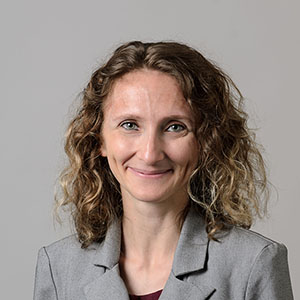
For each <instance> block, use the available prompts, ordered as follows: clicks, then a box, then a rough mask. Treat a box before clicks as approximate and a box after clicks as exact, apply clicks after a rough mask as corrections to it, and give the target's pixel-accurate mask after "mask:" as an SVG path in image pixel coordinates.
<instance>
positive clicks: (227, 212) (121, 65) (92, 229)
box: [56, 41, 268, 248]
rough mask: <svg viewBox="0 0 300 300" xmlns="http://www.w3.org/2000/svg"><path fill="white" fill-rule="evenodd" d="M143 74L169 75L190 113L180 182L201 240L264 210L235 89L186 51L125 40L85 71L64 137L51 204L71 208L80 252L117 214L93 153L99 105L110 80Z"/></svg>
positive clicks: (113, 188)
mask: <svg viewBox="0 0 300 300" xmlns="http://www.w3.org/2000/svg"><path fill="white" fill-rule="evenodd" d="M143 68H146V69H152V70H158V71H161V72H164V73H166V74H168V75H170V76H173V77H175V78H176V80H177V81H178V83H179V84H180V86H181V89H182V92H183V95H184V97H185V99H186V101H188V103H189V104H190V107H191V109H192V113H193V114H194V118H195V122H196V130H195V135H196V138H197V140H198V143H199V146H200V147H199V149H200V153H199V157H200V159H199V163H198V166H197V168H196V169H195V170H194V172H193V173H192V174H191V176H190V178H189V182H188V194H189V198H190V202H189V206H190V205H193V206H195V207H196V208H197V210H198V212H199V214H201V215H202V217H204V218H205V220H206V227H207V232H208V236H209V238H212V239H214V238H215V236H216V233H217V232H219V231H220V230H221V229H222V228H224V227H225V225H226V224H232V225H237V226H242V227H245V228H249V227H250V226H251V225H252V222H253V219H254V217H255V216H259V217H261V216H262V215H263V213H264V212H265V205H264V203H266V201H264V200H266V199H267V197H266V196H267V191H268V188H267V179H266V172H265V165H264V161H263V158H262V155H261V154H260V150H259V147H258V145H257V144H256V143H255V135H254V133H253V132H252V131H251V130H249V128H248V127H247V114H246V113H245V112H244V111H243V109H242V102H243V97H242V95H241V93H240V91H239V90H238V88H237V87H236V86H235V84H234V83H233V82H232V80H231V79H230V78H229V77H228V76H227V75H226V74H225V73H224V72H223V71H222V70H221V69H220V68H219V67H217V66H216V65H215V64H214V63H212V62H210V61H208V60H207V59H206V58H204V56H203V55H202V54H200V53H199V52H198V51H196V50H195V49H193V48H191V47H189V46H187V45H184V44H180V43H176V42H156V43H143V42H140V41H133V42H129V43H126V44H123V45H121V46H120V47H119V48H117V49H116V50H115V52H114V53H113V55H112V57H111V58H110V59H109V60H108V61H107V62H106V63H105V64H104V65H102V66H101V67H100V68H99V69H98V70H96V71H95V72H94V73H93V75H92V77H91V80H90V82H89V83H88V85H87V87H86V88H85V90H84V91H83V93H82V101H81V105H80V107H79V109H78V111H77V113H76V115H75V117H74V119H73V120H72V121H71V123H70V125H69V127H68V130H67V134H66V143H65V151H66V154H67V156H68V158H69V164H68V166H67V167H66V168H65V170H64V171H63V172H62V173H61V176H60V183H61V186H62V191H63V196H62V198H61V199H60V200H56V204H57V208H60V207H62V206H67V207H71V208H72V209H71V211H72V217H73V221H74V225H75V228H76V231H77V235H78V239H79V241H80V242H81V244H82V247H83V248H86V247H88V246H89V245H90V244H91V243H93V242H100V241H101V240H103V238H104V237H105V234H106V231H107V229H108V227H109V225H110V224H111V222H112V221H113V220H114V219H115V218H119V217H121V216H122V213H123V211H122V201H121V192H120V186H119V183H118V181H117V180H116V179H115V177H114V175H113V174H112V172H111V170H110V168H109V165H108V162H107V159H106V158H105V157H102V156H101V155H100V148H101V144H102V141H101V135H100V132H101V126H102V123H103V107H104V103H105V99H106V98H107V96H108V94H109V93H110V91H111V88H112V85H113V83H114V82H115V81H116V80H117V79H118V78H120V77H121V76H122V75H124V74H126V73H128V72H131V71H134V70H138V69H143Z"/></svg>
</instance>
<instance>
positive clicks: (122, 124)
mask: <svg viewBox="0 0 300 300" xmlns="http://www.w3.org/2000/svg"><path fill="white" fill-rule="evenodd" d="M128 125H130V126H132V125H133V126H135V128H134V129H133V128H128ZM120 126H121V127H123V128H124V129H125V130H129V131H131V130H137V129H138V126H137V124H136V123H134V122H130V121H127V122H123V123H121V125H120ZM172 126H173V127H174V126H176V127H180V128H181V129H180V130H172V131H169V130H168V131H169V132H181V131H183V130H185V129H186V127H185V126H184V125H181V124H178V123H174V124H171V125H170V126H168V128H167V129H169V128H171V127H172Z"/></svg>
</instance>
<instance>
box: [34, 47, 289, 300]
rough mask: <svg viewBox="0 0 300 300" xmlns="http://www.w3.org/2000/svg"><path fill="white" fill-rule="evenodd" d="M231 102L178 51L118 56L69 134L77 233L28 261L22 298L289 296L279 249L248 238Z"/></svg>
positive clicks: (235, 96)
mask: <svg viewBox="0 0 300 300" xmlns="http://www.w3.org/2000/svg"><path fill="white" fill-rule="evenodd" d="M241 100H242V96H241V94H240V92H239V90H238V89H237V88H236V87H235V85H234V84H233V82H232V81H231V80H230V79H229V78H228V77H227V76H226V75H225V74H224V73H223V72H222V71H221V70H220V69H219V68H217V67H216V66H215V65H213V64H212V63H211V62H209V61H207V60H206V59H205V58H204V57H203V56H202V55H201V54H200V53H199V52H197V51H196V50H194V49H192V48H190V47H188V46H186V45H183V44H179V43H165V42H159V43H142V42H130V43H127V44H124V45H122V46H121V47H119V48H118V49H117V50H116V51H115V52H114V54H113V56H112V57H111V58H110V59H109V61H108V62H107V63H106V64H104V65H103V66H102V67H100V68H99V69H98V70H97V71H96V72H95V73H94V74H93V75H92V78H91V80H90V82H89V83H88V86H87V88H86V89H85V91H84V93H83V99H82V104H81V107H80V110H79V111H78V113H77V115H76V116H75V118H74V119H73V121H72V122H71V124H70V126H69V129H68V132H67V141H66V146H65V149H66V153H67V155H68V157H69V160H70V164H69V167H68V168H67V169H66V170H65V171H64V172H63V174H62V176H61V183H62V187H63V191H64V197H63V199H62V200H61V201H60V202H58V206H59V207H60V206H65V205H67V206H69V207H71V208H72V215H73V219H74V224H75V227H76V231H77V234H76V235H73V236H70V237H67V238H66V239H63V240H61V241H58V242H56V243H54V244H52V245H50V246H48V247H44V248H42V249H41V250H40V252H39V257H38V264H37V270H36V281H35V296H34V299H35V300H41V299H72V300H76V299H78V300H79V299H80V300H82V299H88V300H96V299H158V298H159V299H178V300H179V299H180V300H182V299H189V300H192V299H218V300H220V299H224V300H225V299H226V300H228V299H285V300H289V299H293V296H292V291H291V285H290V278H289V270H288V264H287V250H286V248H285V246H284V245H282V244H279V243H276V242H274V241H272V240H270V239H267V238H265V237H263V236H261V235H259V234H257V233H254V232H252V231H250V230H248V228H250V226H251V224H252V221H253V218H254V216H256V215H258V216H261V215H262V214H263V211H264V204H263V195H264V194H266V191H267V188H266V176H265V169H264V163H263V159H262V157H261V154H260V152H259V150H258V149H257V146H256V144H255V142H254V139H253V135H252V134H251V132H250V131H249V130H248V129H247V125H246V114H245V113H244V112H243V111H242V109H241Z"/></svg>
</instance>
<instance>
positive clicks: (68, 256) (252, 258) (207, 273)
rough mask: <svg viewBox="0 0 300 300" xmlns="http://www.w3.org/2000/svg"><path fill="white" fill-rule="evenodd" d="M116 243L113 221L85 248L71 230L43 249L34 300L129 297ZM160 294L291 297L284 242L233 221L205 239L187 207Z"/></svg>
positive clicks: (184, 299)
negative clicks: (100, 238) (216, 235)
mask: <svg viewBox="0 0 300 300" xmlns="http://www.w3.org/2000/svg"><path fill="white" fill-rule="evenodd" d="M120 247H121V226H120V222H115V223H113V224H112V225H111V226H110V228H109V230H108V233H107V235H106V239H105V240H104V241H103V242H102V243H101V244H92V245H91V246H89V247H88V248H87V249H82V248H81V247H80V243H79V242H78V240H77V238H76V236H74V235H73V236H70V237H68V238H65V239H63V240H61V241H59V242H56V243H54V244H52V245H50V246H48V247H45V248H42V249H41V250H40V252H39V258H38V264H37V270H36V282H35V294H34V300H46V299H47V300H62V299H64V300H69V299H70V300H71V299H72V300H77V299H78V300H83V299H87V300H96V299H111V300H113V299H116V300H122V299H124V300H125V299H127V300H128V299H129V297H128V291H127V289H126V286H125V284H124V281H123V280H122V278H121V277H120V271H119V263H118V262H119V257H120ZM136 280H137V281H138V280H139V278H138V277H137V278H136ZM159 299H162V300H164V299H165V300H167V299H172V300H177V299H178V300H188V299H189V300H193V299H195V300H196V299H197V300H201V299H203V300H204V299H212V300H213V299H216V300H228V299H239V300H241V299H247V300H250V299H251V300H260V299H272V300H279V299H282V300H291V299H293V296H292V290H291V283H290V278H289V270H288V264H287V250H286V247H285V246H284V245H282V244H279V243H277V242H274V241H272V240H270V239H268V238H265V237H263V236H261V235H259V234H257V233H255V232H253V231H250V230H246V229H242V228H238V227H235V226H233V227H231V228H228V230H227V231H224V233H223V234H220V236H219V242H217V241H213V240H209V239H208V237H207V233H206V231H205V224H204V222H203V219H202V218H201V217H199V215H198V214H196V213H195V212H194V211H193V210H191V211H190V212H189V213H188V215H187V217H186V219H185V222H184V224H183V227H182V230H181V234H180V238H179V241H178V245H177V248H176V252H175V256H174V261H173V265H172V270H171V272H170V274H169V277H168V280H167V282H166V284H165V286H164V288H163V292H162V294H161V296H160V298H159Z"/></svg>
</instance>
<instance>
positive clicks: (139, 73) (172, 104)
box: [105, 69, 190, 114]
mask: <svg viewBox="0 0 300 300" xmlns="http://www.w3.org/2000/svg"><path fill="white" fill-rule="evenodd" d="M126 109H130V110H132V111H136V112H138V111H139V110H140V109H142V110H145V109H147V110H152V111H154V110H156V113H161V112H164V113H167V112H168V111H169V112H170V113H172V110H177V111H178V110H180V111H182V112H185V113H188V114H190V107H189V104H188V103H187V101H186V100H185V98H184V96H183V93H182V90H181V87H180V85H179V83H178V81H177V80H176V79H175V78H174V77H173V76H170V75H168V74H166V73H163V72H160V71H156V70H149V69H142V70H136V71H132V72H130V73H127V74H125V75H124V76H122V77H121V78H119V79H117V80H116V81H115V82H114V84H113V86H112V89H111V91H110V93H109V95H108V97H107V99H106V101H105V110H106V111H108V110H109V111H110V113H114V112H115V113H117V112H120V111H124V110H126ZM161 110H163V111H161Z"/></svg>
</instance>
